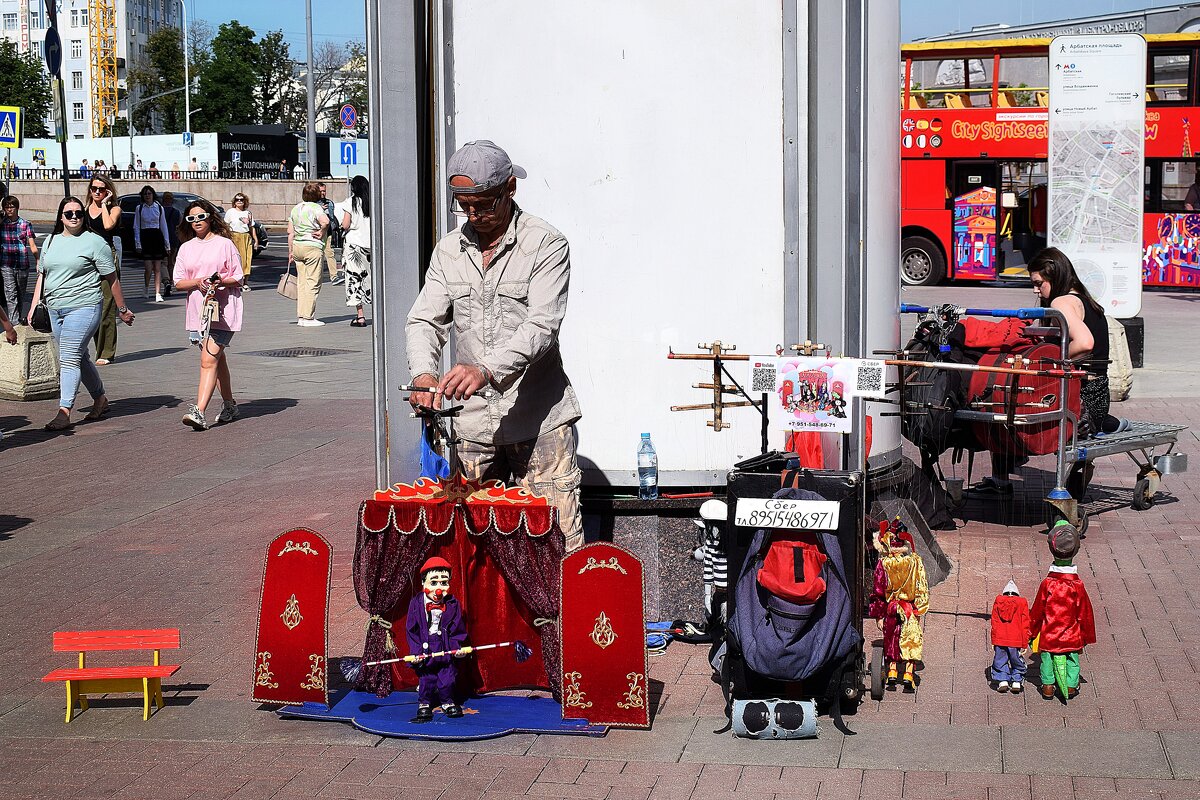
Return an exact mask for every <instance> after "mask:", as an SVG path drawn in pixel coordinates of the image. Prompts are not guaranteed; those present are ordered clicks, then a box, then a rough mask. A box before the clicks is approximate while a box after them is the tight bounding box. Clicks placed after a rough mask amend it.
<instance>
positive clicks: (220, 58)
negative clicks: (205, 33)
mask: <svg viewBox="0 0 1200 800" xmlns="http://www.w3.org/2000/svg"><path fill="white" fill-rule="evenodd" d="M210 52H211V59H210V60H209V61H208V63H207V64H204V65H203V66H202V67H201V69H200V70H199V73H198V74H199V80H198V83H197V91H196V95H197V96H198V97H201V98H203V101H202V108H201V109H200V110H199V111H198V112H196V113H195V115H194V116H193V119H192V130H198V131H213V130H218V129H223V128H225V127H227V126H229V125H250V124H253V123H254V122H255V121H256V120H257V117H258V115H257V114H256V113H255V102H254V99H255V89H256V88H257V86H258V75H257V73H258V55H259V48H258V45H257V43H256V42H255V41H254V31H252V30H251V29H250V28H247V27H246V26H245V25H242V24H241V23H240V22H237V21H233V22H226V23H222V24H221V26H220V27H219V28H217V35H216V36H214V37H213V38H212V43H211V45H210Z"/></svg>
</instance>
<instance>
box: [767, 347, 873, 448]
mask: <svg viewBox="0 0 1200 800" xmlns="http://www.w3.org/2000/svg"><path fill="white" fill-rule="evenodd" d="M749 382H750V385H751V387H752V389H751V393H760V392H764V391H769V392H770V394H771V397H770V398H769V400H770V404H769V407H770V418H771V424H772V427H774V428H777V429H782V430H787V431H828V432H831V433H850V430H851V422H852V420H851V417H850V409H851V408H852V405H853V400H854V398H855V397H857V396H859V395H863V394H865V395H871V394H876V393H882V391H883V362H881V361H864V360H862V359H857V358H826V357H822V356H813V357H804V356H796V357H794V358H779V359H751V361H750V379H749Z"/></svg>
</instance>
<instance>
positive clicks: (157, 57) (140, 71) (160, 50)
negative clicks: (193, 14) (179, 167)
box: [126, 27, 184, 133]
mask: <svg viewBox="0 0 1200 800" xmlns="http://www.w3.org/2000/svg"><path fill="white" fill-rule="evenodd" d="M126 78H127V80H128V82H129V84H130V85H131V86H132V87H133V88H134V89H135V90H136V92H137V96H138V97H139V98H145V97H151V96H153V95H156V94H158V93H160V92H168V91H170V90H172V89H180V88H182V87H183V83H184V81H183V37H182V35H181V34H180V32H179V29H178V28H165V27H164V28H159V29H158V30H157V31H155V32H154V33H152V34H150V39H149V41H148V43H147V44H146V57H145V59H144V60H140V61H139V62H138V63H137V64H135V65H134V66H133V67H131V68H130V69H129V70H128V71H127V72H126ZM183 108H184V97H183V92H177V93H175V94H171V95H167V96H166V97H160V98H158V99H157V100H150V101H148V102H144V103H139V104H138V105H137V106H136V107H135V108H134V111H133V126H134V127H135V128H136V129H137V130H139V131H146V130H149V129H150V127H151V122H152V119H153V115H154V114H157V115H158V123H159V124H158V125H157V126H156V127H157V128H158V129H159V130H161V131H163V132H165V133H176V132H178V131H182V130H183V129H184V121H183V117H184V112H183Z"/></svg>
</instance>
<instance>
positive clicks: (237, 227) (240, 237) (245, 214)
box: [225, 192, 258, 292]
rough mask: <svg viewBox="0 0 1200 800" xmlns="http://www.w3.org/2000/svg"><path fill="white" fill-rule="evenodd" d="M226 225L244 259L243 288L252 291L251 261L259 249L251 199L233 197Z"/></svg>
mask: <svg viewBox="0 0 1200 800" xmlns="http://www.w3.org/2000/svg"><path fill="white" fill-rule="evenodd" d="M225 224H226V225H228V226H229V232H230V234H231V235H232V236H233V244H234V246H236V247H237V251H238V256H239V257H240V258H241V259H242V288H243V289H244V290H246V291H247V292H248V291H250V285H249V284H250V259H251V258H253V257H254V248H256V247H258V231H256V230H254V215H253V214H252V213H250V198H249V197H247V196H246V195H245V194H244V193H242V192H238V193H237V194H235V195H234V196H233V208H231V209H229V210H228V211H226V212H225Z"/></svg>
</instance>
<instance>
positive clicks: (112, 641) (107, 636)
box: [42, 628, 179, 722]
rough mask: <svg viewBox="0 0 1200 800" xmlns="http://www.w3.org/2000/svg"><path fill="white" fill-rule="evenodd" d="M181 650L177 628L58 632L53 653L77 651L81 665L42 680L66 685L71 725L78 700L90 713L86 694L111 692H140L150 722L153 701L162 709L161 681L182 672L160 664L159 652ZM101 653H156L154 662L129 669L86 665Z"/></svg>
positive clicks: (144, 716)
mask: <svg viewBox="0 0 1200 800" xmlns="http://www.w3.org/2000/svg"><path fill="white" fill-rule="evenodd" d="M178 648H179V630H178V629H177V628H158V629H155V630H146V631H58V632H56V633H55V634H54V651H55V652H56V653H64V652H78V653H79V666H78V667H75V668H70V669H56V670H54V671H53V672H51V673H50V674H49V675H47V676H46V677H44V678H42V682H43V683H52V682H54V681H65V682H66V684H67V719H66V721H67V722H70V721H71V717H72V716H73V715H74V712H75V702H76V701H77V700H78V701H79V710H80V711H87V707H88V701H87V695H89V694H108V693H111V692H141V693H142V719H143V720H146V719H150V701H151V699H153V700H154V703H155V705H157V706H158V707H159V708H162V707H163V696H162V679H163V678H168V677H170V676H171V675H174V674H175V673H176V672H177V671H178V670H179V666H178V665H177V664H160V663H159V655H158V653H159V650H176V649H178ZM102 650H153V651H154V663H153V664H143V665H140V666H130V667H89V666H87V664H86V661H85V659H86V654H87V653H90V652H97V651H102Z"/></svg>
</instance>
